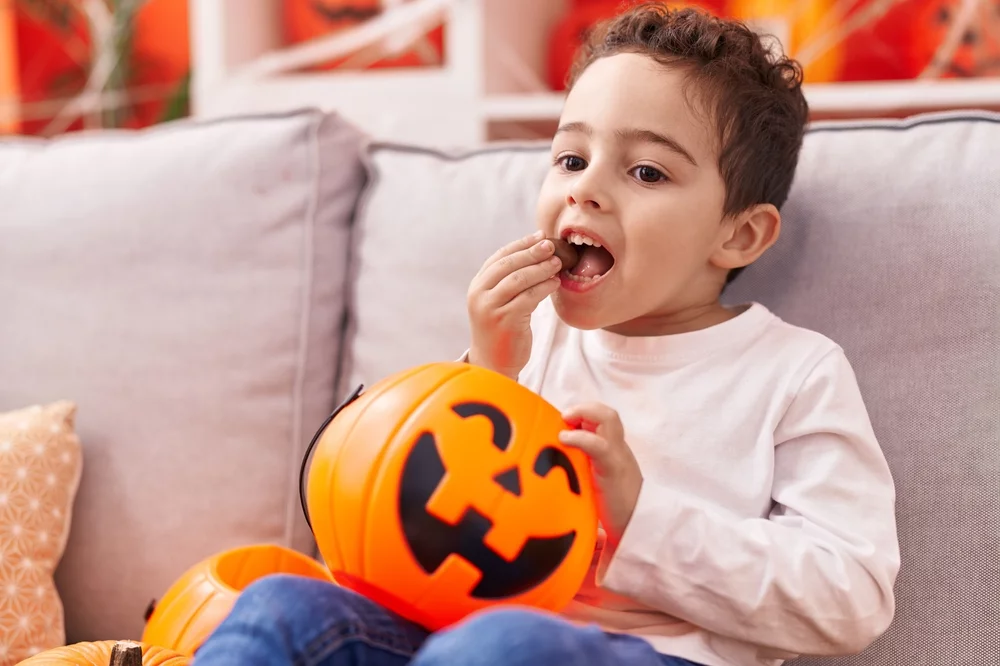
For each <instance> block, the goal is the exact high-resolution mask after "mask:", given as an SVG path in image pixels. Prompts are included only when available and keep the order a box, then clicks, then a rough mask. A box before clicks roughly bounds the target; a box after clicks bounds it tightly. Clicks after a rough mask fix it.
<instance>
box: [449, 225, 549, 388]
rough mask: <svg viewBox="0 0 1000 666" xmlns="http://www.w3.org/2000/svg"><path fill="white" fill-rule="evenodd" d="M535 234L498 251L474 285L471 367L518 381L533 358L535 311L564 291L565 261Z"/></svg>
mask: <svg viewBox="0 0 1000 666" xmlns="http://www.w3.org/2000/svg"><path fill="white" fill-rule="evenodd" d="M554 250H555V248H554V247H553V245H552V241H550V240H542V234H541V232H536V233H534V234H532V235H530V236H526V237H524V238H522V239H520V240H517V241H514V242H513V243H510V244H509V245H507V246H505V247H502V248H500V249H499V250H497V251H496V252H495V253H494V254H493V256H491V257H490V258H489V259H487V260H486V262H485V263H484V264H483V266H482V268H480V269H479V273H478V274H477V275H476V277H475V278H473V280H472V283H471V284H470V285H469V295H468V307H469V323H470V325H471V329H472V340H471V344H470V345H469V363H473V364H475V365H479V366H482V367H484V368H489V369H491V370H495V371H497V372H499V373H501V374H504V375H506V376H508V377H510V378H511V379H514V380H516V379H517V376H518V374H520V372H521V370H522V369H523V368H524V366H525V365H526V364H527V363H528V357H529V356H530V355H531V326H530V322H531V313H532V312H534V311H535V308H536V307H538V304H539V303H541V302H542V301H543V300H544V299H545V298H546V297H547V296H548V295H549V294H551V293H553V292H554V291H555V290H556V289H558V288H559V277H558V273H559V271H560V270H561V268H562V262H561V261H560V260H559V259H558V258H556V257H554V256H553V252H554Z"/></svg>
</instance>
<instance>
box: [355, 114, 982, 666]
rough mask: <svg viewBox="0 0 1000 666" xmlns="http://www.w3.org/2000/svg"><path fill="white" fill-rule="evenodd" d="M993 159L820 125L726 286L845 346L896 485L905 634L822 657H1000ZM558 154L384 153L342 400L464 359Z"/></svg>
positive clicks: (898, 131)
mask: <svg viewBox="0 0 1000 666" xmlns="http://www.w3.org/2000/svg"><path fill="white" fill-rule="evenodd" d="M998 150H1000V116H993V115H984V114H980V115H971V116H965V115H948V114H944V115H934V116H924V117H921V118H917V119H913V120H910V121H907V122H880V123H874V124H867V123H861V124H858V123H836V124H825V125H818V126H816V127H814V128H812V129H811V131H810V132H809V134H808V135H807V138H806V141H805V146H804V149H803V155H802V161H801V167H800V169H799V173H798V177H797V180H796V184H795V187H794V191H793V194H792V198H791V200H790V201H789V203H788V205H787V206H786V209H785V226H784V234H783V236H782V238H781V240H780V241H779V243H778V244H777V245H776V247H775V248H773V250H772V251H771V252H769V253H768V254H767V255H765V257H764V258H763V259H762V260H761V261H760V262H759V264H758V265H755V266H753V267H752V268H750V269H749V270H748V271H747V272H746V273H745V274H744V275H743V276H742V277H741V278H740V279H739V280H738V281H737V282H736V283H735V284H734V285H733V286H732V288H731V289H730V293H728V294H727V300H728V301H744V300H751V299H752V300H758V301H761V302H763V303H765V304H766V305H767V306H769V307H770V308H772V309H773V310H774V311H775V312H776V313H777V314H778V315H780V316H782V317H784V318H785V319H787V320H788V321H791V322H792V323H795V324H800V325H803V326H807V327H812V328H814V329H817V330H819V331H821V332H823V333H826V334H827V335H829V336H831V337H832V338H834V339H835V340H837V341H838V342H840V343H841V344H842V345H843V346H844V347H845V349H846V351H847V353H848V354H849V356H850V358H851V360H852V362H853V363H854V365H855V367H856V370H857V373H858V375H859V379H860V382H861V385H862V389H863V391H864V394H865V396H866V400H867V404H868V406H869V408H870V411H871V415H872V418H873V420H874V423H875V427H876V430H877V432H878V434H879V437H880V439H881V443H882V446H883V448H884V450H885V452H886V455H887V457H888V459H889V462H890V465H891V467H892V470H893V473H894V476H895V479H896V483H897V486H898V514H899V529H900V535H901V547H902V554H903V569H902V572H901V574H900V577H899V584H898V610H897V616H896V622H895V623H894V625H893V626H892V627H891V629H890V630H889V631H888V632H887V633H886V634H885V636H884V637H883V638H882V639H880V640H879V641H878V642H877V643H876V644H875V645H873V646H872V647H871V649H869V650H868V651H866V652H865V653H864V654H863V655H861V656H857V657H853V658H845V659H839V660H818V661H816V662H815V663H824V664H831V663H838V664H843V665H847V664H851V665H854V666H862V665H864V666H868V665H871V666H875V665H879V666H894V665H897V664H898V665H900V666H903V665H905V666H939V665H940V664H944V663H954V664H968V665H969V666H978V665H980V664H982V665H984V666H985V665H986V664H991V665H993V664H995V663H996V660H997V658H998V657H1000V606H998V603H997V600H998V599H1000V575H998V572H1000V497H998V484H1000V452H998V446H1000V445H998V440H1000V431H998V415H1000V412H998V410H997V405H998V404H1000V390H998V389H1000V386H998V381H1000V367H998V366H1000V356H998V351H1000V350H998V346H997V342H998V325H1000V313H998V310H997V303H998V293H1000V289H998V287H1000V284H998V282H1000V224H997V221H996V211H997V210H1000V201H998V189H997V185H996V183H998V182H1000V163H998V162H997V160H996V157H995V156H996V153H997V151H998ZM547 161H548V147H547V146H544V145H541V144H538V145H532V146H513V147H490V148H487V149H483V150H472V151H468V152H462V153H441V152H435V151H430V150H420V149H415V148H412V147H408V146H398V145H391V144H379V145H375V146H373V147H372V149H371V151H370V154H369V156H368V162H369V168H370V169H371V174H372V180H371V181H370V183H371V185H370V190H369V191H368V192H367V193H366V195H365V205H364V207H363V209H362V211H361V212H360V213H359V220H358V228H357V238H356V243H355V244H356V248H357V249H356V253H357V264H356V267H355V270H356V271H357V272H358V276H357V279H356V280H355V281H354V283H353V294H352V296H351V302H350V306H349V307H350V310H351V326H350V331H351V334H350V339H349V344H348V346H347V352H348V358H347V367H348V368H349V371H348V372H347V373H346V374H345V375H344V382H343V383H342V385H341V386H340V389H339V391H340V392H341V393H342V394H343V393H346V392H347V391H348V390H350V389H351V388H353V387H354V386H356V385H357V384H359V383H366V384H370V383H372V382H373V381H376V380H377V379H380V378H381V377H384V376H386V375H388V374H390V373H393V372H396V371H398V370H401V369H403V368H405V367H407V366H410V365H415V364H418V363H424V362H428V361H435V360H442V359H452V358H455V357H456V356H458V354H460V353H461V352H462V350H463V349H465V346H466V345H467V343H468V340H467V335H468V325H467V320H466V309H465V308H466V305H465V294H466V289H467V286H468V283H469V280H470V279H471V278H472V276H473V275H475V273H476V271H477V270H478V269H479V266H480V264H481V263H482V261H483V260H485V258H486V257H487V256H489V254H491V253H492V252H493V251H494V250H495V249H496V248H497V247H499V246H500V245H501V244H503V243H505V242H507V241H509V240H512V239H514V238H516V237H518V236H519V235H522V234H524V233H526V232H528V231H530V230H531V229H533V228H534V205H535V199H536V195H537V192H538V188H539V186H540V184H541V181H542V178H543V176H544V173H545V169H546V168H547ZM802 661H803V663H805V661H806V660H802Z"/></svg>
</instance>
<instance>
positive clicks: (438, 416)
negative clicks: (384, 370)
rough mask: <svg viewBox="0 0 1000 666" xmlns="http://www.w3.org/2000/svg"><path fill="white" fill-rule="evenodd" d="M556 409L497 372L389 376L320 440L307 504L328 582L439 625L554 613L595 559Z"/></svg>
mask: <svg viewBox="0 0 1000 666" xmlns="http://www.w3.org/2000/svg"><path fill="white" fill-rule="evenodd" d="M566 427H567V426H566V423H565V422H564V421H563V420H562V418H561V416H560V414H559V412H558V411H557V410H556V409H555V407H553V406H552V405H550V404H549V403H547V402H546V401H545V400H543V399H542V398H541V397H539V396H538V395H537V394H535V393H533V392H532V391H530V390H528V389H527V388H525V387H523V386H521V385H519V384H518V383H517V382H514V381H512V380H510V379H508V378H506V377H504V376H502V375H500V374H498V373H495V372H492V371H490V370H485V369H483V368H480V367H478V366H474V365H470V364H466V363H433V364H429V365H424V366H420V367H416V368H413V369H410V370H407V371H404V372H400V373H398V374H396V375H393V376H391V377H388V378H386V379H384V380H382V381H380V382H378V383H377V384H375V385H374V386H372V387H371V389H369V390H368V391H366V392H365V393H363V394H361V395H360V397H356V398H355V399H353V401H351V402H349V404H347V405H346V406H345V407H343V408H342V409H341V410H340V411H339V413H338V414H336V416H335V417H334V418H333V420H332V421H331V422H330V424H329V425H328V426H326V427H325V428H324V429H322V430H321V431H320V433H318V435H319V438H318V443H317V446H316V453H315V456H314V458H313V462H312V467H311V469H310V471H309V475H308V484H307V488H306V491H305V497H306V499H305V502H306V504H307V508H308V514H309V516H310V519H311V525H312V528H313V532H314V534H315V536H316V543H317V545H318V546H319V550H320V552H321V553H322V555H323V557H324V558H325V560H326V562H327V564H328V565H329V567H330V570H331V571H332V573H333V576H334V578H335V579H336V580H337V582H338V583H340V584H341V585H343V586H345V587H348V588H350V589H353V590H355V591H357V592H359V593H361V594H364V595H366V596H367V597H369V598H370V599H372V600H374V601H376V602H378V603H380V604H381V605H383V606H385V607H387V608H389V609H391V610H393V611H395V612H396V613H398V614H400V615H402V616H404V617H406V618H409V619H410V620H412V621H414V622H417V623H418V624H421V625H423V626H424V627H426V628H428V629H432V630H435V629H440V628H443V627H445V626H448V625H450V624H453V623H455V622H457V621H459V620H461V619H462V618H463V617H465V616H466V615H468V614H469V613H472V612H474V611H477V610H479V609H482V608H485V607H488V606H492V605H496V604H518V605H525V606H533V607H537V608H542V609H548V610H552V611H558V610H560V609H562V608H563V607H564V606H565V605H566V604H567V603H568V602H569V601H570V600H571V599H572V597H573V596H574V594H575V593H576V592H577V590H578V589H579V587H580V584H581V583H582V582H583V578H584V576H585V574H586V572H587V569H588V567H589V565H590V561H591V557H592V555H593V552H594V545H595V541H596V536H597V535H596V532H597V512H596V505H595V502H594V491H593V485H592V479H591V475H590V464H589V461H588V459H587V458H586V456H585V455H584V454H583V453H582V452H580V451H578V450H575V449H570V448H565V447H563V446H562V445H560V444H559V443H558V434H559V432H560V431H561V430H564V429H565V428H566Z"/></svg>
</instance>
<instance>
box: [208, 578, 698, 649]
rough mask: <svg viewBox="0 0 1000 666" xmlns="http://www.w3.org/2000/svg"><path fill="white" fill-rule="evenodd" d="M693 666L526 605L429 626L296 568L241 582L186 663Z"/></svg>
mask: <svg viewBox="0 0 1000 666" xmlns="http://www.w3.org/2000/svg"><path fill="white" fill-rule="evenodd" d="M405 664H411V665H413V666H529V665H535V664H567V665H568V664H572V665H573V666H598V665H600V666H605V665H607V664H628V666H697V665H695V664H691V662H689V661H685V660H683V659H677V658H674V657H666V656H663V655H660V654H657V653H656V652H655V651H654V650H653V648H652V647H651V646H650V645H649V644H648V643H646V642H645V641H643V640H641V639H639V638H635V637H633V636H625V635H617V634H607V633H604V632H603V631H601V630H600V629H598V628H596V627H579V626H575V625H572V624H570V623H568V622H566V621H565V620H562V619H560V618H559V617H557V616H554V615H550V614H543V613H539V612H535V611H530V610H515V609H498V610H493V611H488V612H485V613H481V614H477V615H476V616H473V617H471V618H469V619H468V620H466V621H465V622H463V623H460V624H458V625H456V626H455V627H452V628H451V629H448V630H445V631H441V632H437V633H435V634H433V635H428V633H427V631H425V630H424V629H422V628H420V627H419V626H417V625H415V624H413V623H411V622H408V621H407V620H404V619H403V618H400V617H399V616H397V615H395V614H393V613H391V612H389V611H387V610H385V609H383V608H382V607H380V606H378V605H377V604H375V603H373V602H371V601H369V600H368V599H366V598H365V597H362V596H360V595H358V594H355V593H354V592H351V591H350V590H347V589H344V588H340V587H337V586H335V585H331V584H329V583H324V582H322V581H317V580H313V579H307V578H301V577H296V576H287V575H275V576H268V577H266V578H262V579H261V580H259V581H257V582H255V583H254V584H252V585H250V586H249V587H248V588H247V589H246V590H245V591H244V592H243V594H242V595H240V597H239V599H238V600H237V602H236V605H235V606H234V607H233V610H232V612H231V613H230V614H229V617H227V618H226V619H225V620H224V621H223V622H222V623H221V624H220V625H219V627H218V628H217V629H216V630H215V632H214V633H213V634H212V635H211V636H209V638H208V640H206V641H205V643H204V644H203V645H202V646H201V648H200V649H199V650H198V652H197V653H196V654H195V659H194V662H193V664H192V666H285V665H287V666H293V665H294V666H404V665H405Z"/></svg>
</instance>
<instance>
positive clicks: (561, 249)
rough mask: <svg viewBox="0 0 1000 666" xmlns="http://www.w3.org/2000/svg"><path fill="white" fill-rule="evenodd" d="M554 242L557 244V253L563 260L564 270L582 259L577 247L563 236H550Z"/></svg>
mask: <svg viewBox="0 0 1000 666" xmlns="http://www.w3.org/2000/svg"><path fill="white" fill-rule="evenodd" d="M549 240H550V241H552V244H553V245H555V246H556V251H555V255H556V256H557V257H559V260H560V261H562V265H563V270H567V271H568V270H570V269H571V268H573V267H574V266H576V263H577V262H578V261H580V255H579V253H578V252H577V251H576V248H575V247H573V246H572V245H570V244H569V243H567V242H566V241H564V240H563V239H561V238H550V239H549Z"/></svg>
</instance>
